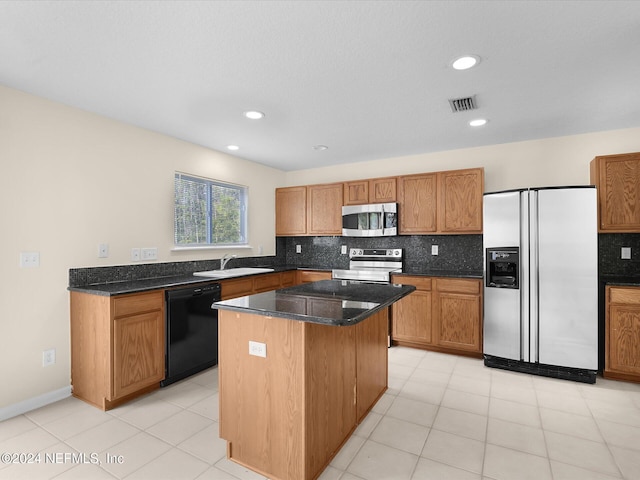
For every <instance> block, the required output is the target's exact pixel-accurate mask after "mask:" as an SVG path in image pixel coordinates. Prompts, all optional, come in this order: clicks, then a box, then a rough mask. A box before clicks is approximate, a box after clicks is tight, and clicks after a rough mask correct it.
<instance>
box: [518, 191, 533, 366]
mask: <svg viewBox="0 0 640 480" xmlns="http://www.w3.org/2000/svg"><path fill="white" fill-rule="evenodd" d="M527 218H529V193H528V191H527V190H525V191H523V192H520V219H521V220H520V272H519V276H520V278H519V281H520V360H522V361H525V362H528V361H529V341H530V340H529V330H530V327H529V222H527V221H526V220H527Z"/></svg>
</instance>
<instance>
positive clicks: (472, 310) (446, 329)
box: [434, 292, 482, 353]
mask: <svg viewBox="0 0 640 480" xmlns="http://www.w3.org/2000/svg"><path fill="white" fill-rule="evenodd" d="M434 309H435V310H436V311H435V313H434V317H435V318H436V319H437V320H436V323H437V327H436V328H437V335H436V337H437V338H436V342H437V344H438V345H439V346H441V347H447V348H455V349H457V350H465V351H470V352H477V353H481V352H482V344H481V334H480V328H481V321H480V319H481V315H482V305H481V302H480V296H479V295H467V294H460V293H443V292H438V293H437V294H436V300H435V303H434Z"/></svg>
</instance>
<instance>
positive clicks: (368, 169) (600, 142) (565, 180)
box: [286, 127, 640, 192]
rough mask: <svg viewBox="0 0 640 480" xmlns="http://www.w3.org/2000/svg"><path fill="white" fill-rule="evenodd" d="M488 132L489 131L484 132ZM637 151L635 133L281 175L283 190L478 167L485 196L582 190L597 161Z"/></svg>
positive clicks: (638, 133) (639, 137)
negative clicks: (557, 188) (545, 188)
mask: <svg viewBox="0 0 640 480" xmlns="http://www.w3.org/2000/svg"><path fill="white" fill-rule="evenodd" d="M487 128H490V127H487ZM638 151H640V128H630V129H625V130H613V131H608V132H596V133H589V134H584V135H572V136H568V137H556V138H545V139H542V140H532V141H527V142H517V143H506V144H501V145H490V146H486V147H477V148H466V149H461V150H450V151H446V152H436V153H425V154H421V155H412V156H406V157H398V158H386V159H381V160H372V161H368V162H360V163H351V164H348V165H342V166H334V167H323V168H314V169H308V170H298V171H294V172H287V174H286V182H287V185H289V186H293V185H308V184H315V183H325V182H327V183H328V182H336V181H343V180H351V179H362V178H374V177H384V176H387V175H389V176H392V175H404V174H411V173H422V172H435V171H440V170H455V169H459V168H471V167H484V169H485V170H484V175H485V191H486V192H493V191H498V190H507V189H510V188H520V187H543V186H554V185H588V184H589V183H590V181H589V162H590V161H591V160H592V159H593V157H595V156H598V155H611V154H616V153H628V152H638Z"/></svg>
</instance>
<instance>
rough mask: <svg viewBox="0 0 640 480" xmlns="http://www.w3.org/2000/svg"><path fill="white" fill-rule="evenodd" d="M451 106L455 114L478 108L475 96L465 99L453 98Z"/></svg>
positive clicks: (450, 100) (450, 102)
mask: <svg viewBox="0 0 640 480" xmlns="http://www.w3.org/2000/svg"><path fill="white" fill-rule="evenodd" d="M449 105H450V106H451V110H452V111H453V113H455V112H466V111H467V110H475V109H476V108H478V107H477V105H476V96H475V95H473V96H471V97H464V98H451V99H449Z"/></svg>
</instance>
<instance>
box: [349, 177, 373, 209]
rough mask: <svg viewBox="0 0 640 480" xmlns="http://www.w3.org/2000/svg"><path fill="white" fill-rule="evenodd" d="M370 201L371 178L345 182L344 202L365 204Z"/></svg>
mask: <svg viewBox="0 0 640 480" xmlns="http://www.w3.org/2000/svg"><path fill="white" fill-rule="evenodd" d="M365 203H369V180H358V181H355V182H346V183H344V204H345V205H364V204H365Z"/></svg>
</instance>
